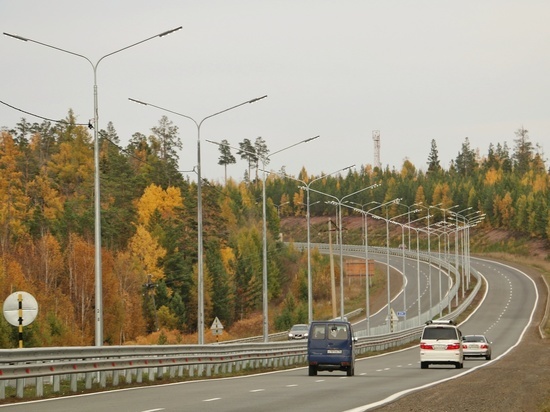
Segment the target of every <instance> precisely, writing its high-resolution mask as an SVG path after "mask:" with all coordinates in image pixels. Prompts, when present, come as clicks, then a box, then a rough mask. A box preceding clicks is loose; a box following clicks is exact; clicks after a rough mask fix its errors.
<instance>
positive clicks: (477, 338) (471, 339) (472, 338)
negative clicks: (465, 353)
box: [464, 336, 485, 342]
mask: <svg viewBox="0 0 550 412" xmlns="http://www.w3.org/2000/svg"><path fill="white" fill-rule="evenodd" d="M464 341H465V342H485V339H483V337H482V336H466V337H464Z"/></svg>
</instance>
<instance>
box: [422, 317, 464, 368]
mask: <svg viewBox="0 0 550 412" xmlns="http://www.w3.org/2000/svg"><path fill="white" fill-rule="evenodd" d="M463 360H464V355H463V350H462V333H461V332H460V329H458V328H457V327H456V325H455V323H454V322H453V321H452V320H443V319H441V320H433V321H431V320H430V321H428V322H426V326H424V330H423V331H422V336H421V338H420V367H421V368H422V369H427V368H428V366H429V365H431V364H434V365H454V366H455V368H457V369H461V368H462V367H463Z"/></svg>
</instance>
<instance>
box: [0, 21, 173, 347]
mask: <svg viewBox="0 0 550 412" xmlns="http://www.w3.org/2000/svg"><path fill="white" fill-rule="evenodd" d="M181 28H182V26H180V27H177V28H175V29H172V30H168V31H165V32H163V33H160V34H156V35H154V36H151V37H148V38H146V39H144V40H141V41H139V42H137V43H133V44H130V45H129V46H126V47H123V48H122V49H118V50H115V51H114V52H111V53H108V54H106V55H104V56H103V57H101V58H100V59H99V60H98V61H97V62H95V63H94V62H92V61H91V60H90V59H89V58H88V57H86V56H84V55H82V54H78V53H74V52H72V51H69V50H65V49H62V48H60V47H57V46H52V45H51V44H47V43H43V42H40V41H37V40H33V39H29V38H27V37H22V36H19V35H16V34H10V33H6V32H4V35H6V36H8V37H12V38H14V39H17V40H21V41H24V42H31V43H36V44H39V45H41V46H45V47H48V48H50V49H54V50H57V51H60V52H63V53H67V54H71V55H73V56H77V57H80V58H82V59H84V60H86V61H87V62H88V63H90V65H91V66H92V71H93V75H94V125H93V126H94V238H95V242H94V248H95V252H94V253H95V255H94V256H95V258H94V264H95V346H102V345H103V276H102V268H101V199H100V197H101V196H100V195H101V194H100V185H99V138H98V129H99V125H98V122H99V110H98V100H97V68H98V66H99V63H101V62H102V61H103V59H105V58H107V57H109V56H112V55H113V54H116V53H119V52H121V51H124V50H126V49H129V48H131V47H134V46H137V45H138V44H141V43H145V42H146V41H149V40H152V39H155V38H157V37H164V36H167V35H169V34H171V33H173V32H175V31H178V30H180V29H181Z"/></svg>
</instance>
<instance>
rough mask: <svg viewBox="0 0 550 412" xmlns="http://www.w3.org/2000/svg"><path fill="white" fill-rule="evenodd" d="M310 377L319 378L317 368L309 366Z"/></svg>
mask: <svg viewBox="0 0 550 412" xmlns="http://www.w3.org/2000/svg"><path fill="white" fill-rule="evenodd" d="M309 376H317V368H316V367H315V366H311V365H310V366H309Z"/></svg>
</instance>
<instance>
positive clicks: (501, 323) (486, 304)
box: [2, 259, 538, 412]
mask: <svg viewBox="0 0 550 412" xmlns="http://www.w3.org/2000/svg"><path fill="white" fill-rule="evenodd" d="M472 265H475V267H476V268H477V269H478V270H479V271H480V272H481V273H482V274H483V276H484V277H485V278H486V279H487V282H488V288H487V293H486V296H485V298H484V300H483V302H482V304H481V306H480V307H479V309H478V310H477V311H476V312H474V313H473V314H472V315H471V316H470V318H469V319H468V320H467V321H465V322H464V323H463V324H462V325H460V328H461V330H462V331H463V333H484V334H487V335H488V336H489V338H490V339H491V340H492V341H493V342H494V345H493V359H498V357H500V356H504V355H505V354H506V353H507V351H509V350H510V349H511V348H512V347H514V346H515V345H517V344H518V342H519V340H520V339H521V337H522V334H523V333H524V330H525V328H526V326H527V325H528V324H529V323H530V321H531V318H532V314H533V310H534V307H535V305H536V300H537V299H538V294H537V291H536V288H535V285H534V283H533V282H532V281H531V280H530V279H529V278H528V277H527V276H524V274H522V273H521V272H520V271H518V270H516V269H514V268H511V267H509V266H506V265H501V264H498V263H494V262H488V261H482V260H478V259H472ZM409 286H411V287H412V285H409ZM490 362H494V360H493V361H485V360H475V359H474V360H469V359H467V360H466V361H465V363H464V369H454V368H453V367H447V366H433V365H432V366H430V368H429V369H427V370H421V369H420V365H419V354H418V348H417V347H414V348H410V349H407V350H403V351H399V352H395V353H391V354H386V355H381V356H377V357H372V358H366V359H362V360H358V362H357V364H356V372H355V373H356V375H355V376H353V377H347V376H346V375H345V374H344V373H340V372H333V373H330V372H320V373H319V375H318V376H316V377H309V376H307V375H308V374H307V369H306V368H299V369H294V370H289V371H281V372H274V373H268V374H261V375H254V376H247V377H239V378H226V379H216V380H212V379H210V380H205V381H194V382H185V383H178V384H170V385H162V386H153V387H144V388H133V389H126V390H117V391H109V392H104V393H96V394H89V395H81V396H71V397H65V398H59V399H52V400H46V401H40V402H32V403H29V402H27V403H24V404H17V405H9V406H3V407H2V408H5V409H7V410H10V411H25V412H34V411H40V412H47V411H52V412H64V411H67V412H69V411H70V412H74V411H78V412H86V411H101V410H116V411H120V412H122V411H132V412H145V411H147V412H153V411H198V410H200V411H201V412H208V411H215V412H220V411H260V410H261V411H264V412H268V411H282V410H300V409H302V410H308V411H309V410H315V411H354V412H355V411H363V410H369V409H371V408H375V407H378V406H380V405H383V404H384V403H386V402H390V401H392V400H394V399H396V398H398V397H401V396H403V395H404V394H407V393H409V392H413V391H418V390H420V389H422V388H425V387H430V386H432V385H434V384H435V383H437V382H441V381H444V380H451V379H454V378H456V377H458V376H462V375H464V374H467V373H469V372H471V371H473V370H475V369H477V368H480V367H483V366H484V365H487V364H489V363H490Z"/></svg>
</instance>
